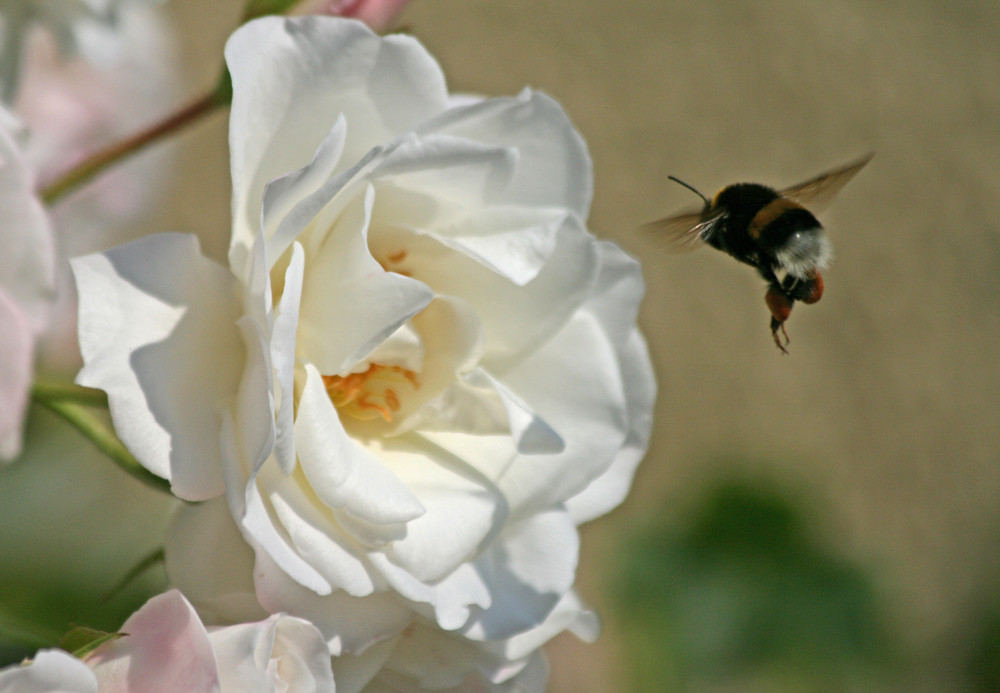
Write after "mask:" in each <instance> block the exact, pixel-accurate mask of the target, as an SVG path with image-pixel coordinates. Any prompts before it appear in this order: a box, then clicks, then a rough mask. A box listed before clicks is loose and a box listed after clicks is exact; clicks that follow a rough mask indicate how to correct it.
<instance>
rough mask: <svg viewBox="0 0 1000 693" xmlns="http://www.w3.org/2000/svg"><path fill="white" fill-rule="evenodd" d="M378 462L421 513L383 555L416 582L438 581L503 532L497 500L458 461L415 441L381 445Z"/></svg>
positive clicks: (495, 494) (504, 513)
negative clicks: (409, 494) (407, 492)
mask: <svg viewBox="0 0 1000 693" xmlns="http://www.w3.org/2000/svg"><path fill="white" fill-rule="evenodd" d="M413 443H417V445H414V444H413ZM379 457H380V458H381V459H382V460H384V462H385V464H386V466H387V467H388V468H389V469H391V470H393V472H395V475H396V476H397V477H398V478H399V480H400V481H401V482H403V483H404V484H406V486H407V488H409V489H410V491H412V492H413V494H414V495H415V496H416V498H417V499H418V500H419V501H420V504H421V505H422V506H423V507H424V508H425V510H426V512H425V513H424V514H423V515H421V516H420V517H418V518H416V519H414V520H412V521H410V522H408V523H407V524H406V535H405V537H403V538H401V539H399V540H397V541H394V542H392V544H391V545H390V546H388V547H386V548H385V549H384V551H383V553H384V554H385V555H386V556H387V557H388V558H389V560H391V561H392V562H393V563H394V564H396V565H397V566H399V567H401V568H402V569H404V570H406V571H407V572H408V573H410V575H412V576H413V577H415V578H416V579H417V580H420V581H422V582H436V581H438V580H441V579H443V578H444V577H446V576H447V575H448V574H449V573H451V572H452V571H454V570H455V569H457V568H458V566H459V565H461V564H462V563H463V562H464V561H467V560H468V559H469V557H470V556H475V555H478V554H479V553H480V552H481V551H482V550H483V549H484V547H485V545H486V544H487V543H488V542H489V541H491V540H492V539H493V538H494V537H495V535H496V534H497V533H498V532H499V531H500V529H501V528H502V527H503V526H504V523H505V522H506V520H507V506H506V503H505V502H504V499H503V496H502V495H501V494H500V493H499V491H498V489H497V488H496V487H495V486H494V485H493V484H492V483H490V482H489V480H487V479H485V478H483V477H482V476H481V475H479V474H478V473H477V472H475V471H474V470H472V469H470V468H469V467H468V466H467V465H465V464H464V463H463V462H462V461H461V460H457V459H450V458H449V456H448V455H447V454H446V453H444V451H442V450H437V449H434V448H432V447H431V446H430V445H429V444H428V443H426V442H424V441H421V440H420V439H419V438H416V437H407V438H405V439H395V440H393V441H391V443H390V442H389V441H386V444H385V445H384V446H383V447H382V449H381V450H380V452H379ZM442 538H445V540H444V541H442Z"/></svg>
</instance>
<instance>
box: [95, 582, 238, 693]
mask: <svg viewBox="0 0 1000 693" xmlns="http://www.w3.org/2000/svg"><path fill="white" fill-rule="evenodd" d="M121 632H122V633H127V634H128V635H127V637H123V638H119V639H117V640H112V641H110V642H108V643H106V644H105V645H102V646H101V647H99V648H98V649H97V650H95V651H94V652H93V654H91V655H90V657H88V659H87V663H88V664H90V666H92V667H93V669H94V674H95V675H96V676H97V679H98V681H99V682H100V689H101V691H102V693H104V692H105V691H107V693H138V692H139V691H142V692H143V693H176V691H190V692H191V693H202V692H204V693H209V692H210V691H216V692H217V691H219V674H218V669H217V667H216V663H215V655H214V654H213V652H212V645H211V643H210V642H209V640H208V632H207V631H206V630H205V626H203V625H202V623H201V619H199V618H198V614H196V613H195V611H194V609H193V608H192V607H191V605H190V604H189V603H188V601H187V600H186V599H184V597H183V596H182V595H181V593H180V592H179V591H177V590H171V591H169V592H165V593H164V594H161V595H158V596H156V597H153V598H152V599H150V600H149V601H148V602H146V604H145V605H144V606H143V607H142V608H140V609H139V610H138V611H137V612H135V613H134V614H132V615H131V616H130V617H129V619H128V620H127V621H125V624H124V625H123V626H122V627H121Z"/></svg>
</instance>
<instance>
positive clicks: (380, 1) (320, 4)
mask: <svg viewBox="0 0 1000 693" xmlns="http://www.w3.org/2000/svg"><path fill="white" fill-rule="evenodd" d="M408 4H410V0H303V2H302V3H301V4H299V5H297V6H296V7H295V11H296V14H326V15H330V16H331V17H350V18H353V19H360V20H361V21H362V22H364V23H365V24H367V25H368V26H370V27H371V28H372V29H374V30H375V31H377V32H380V33H381V32H383V31H385V30H387V29H391V28H392V25H393V22H395V20H396V18H397V17H398V16H399V15H400V13H401V12H402V11H403V9H404V8H405V7H406V6H407V5H408Z"/></svg>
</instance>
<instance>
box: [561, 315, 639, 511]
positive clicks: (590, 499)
mask: <svg viewBox="0 0 1000 693" xmlns="http://www.w3.org/2000/svg"><path fill="white" fill-rule="evenodd" d="M621 366H622V379H623V381H624V385H625V393H626V405H627V407H628V412H627V415H628V421H629V429H628V434H627V435H626V437H625V442H624V443H623V444H622V447H621V450H619V451H618V454H617V455H616V456H615V459H614V462H613V463H612V464H611V466H610V467H608V469H607V471H606V472H604V473H603V474H601V476H599V477H597V478H596V479H594V480H593V481H591V482H590V484H588V485H587V487H586V488H584V489H583V490H582V491H580V493H578V494H576V495H575V496H573V497H572V498H570V499H569V500H567V501H566V508H567V509H568V510H569V512H570V514H571V515H572V516H573V519H574V521H575V522H576V523H577V524H578V525H580V524H583V523H584V522H590V521H591V520H593V519H594V518H597V517H600V516H601V515H604V514H605V513H607V512H609V511H611V510H612V509H613V508H616V507H617V506H618V505H619V504H620V503H621V502H622V501H623V500H625V496H626V495H628V492H629V489H630V488H631V487H632V478H633V477H634V476H635V470H636V467H638V466H639V462H641V461H642V458H643V457H644V456H645V454H646V448H647V447H648V446H649V436H650V434H651V433H652V429H653V403H654V401H655V400H656V376H655V375H654V374H653V368H652V364H651V362H650V359H649V349H648V348H647V346H646V340H645V339H643V337H642V334H641V333H640V332H639V331H638V330H635V331H633V333H632V338H631V339H630V340H629V341H628V342H626V343H625V345H624V346H623V347H622V349H621Z"/></svg>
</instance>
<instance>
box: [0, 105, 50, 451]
mask: <svg viewBox="0 0 1000 693" xmlns="http://www.w3.org/2000/svg"><path fill="white" fill-rule="evenodd" d="M16 128H17V124H16V122H15V121H14V120H13V118H12V117H11V116H10V114H9V113H8V112H7V111H5V110H3V109H0V248H2V250H0V460H10V459H12V458H14V457H16V456H17V455H18V454H19V453H20V451H21V428H22V426H23V424H24V414H25V410H26V408H27V405H28V392H29V389H30V388H31V381H32V373H33V364H34V351H35V342H36V340H37V338H38V336H39V335H40V334H41V333H42V331H43V330H45V328H46V327H47V325H48V320H49V313H50V308H51V303H52V300H53V298H54V294H55V261H56V256H55V244H54V242H53V237H52V229H51V226H50V223H49V219H48V216H47V215H46V213H45V210H44V209H43V207H42V203H41V201H40V200H39V199H38V197H37V195H36V194H35V190H34V187H35V185H34V177H33V175H32V174H31V172H30V171H29V169H28V166H27V165H26V164H25V161H24V157H23V155H22V153H21V151H20V150H19V148H18V145H17V144H16V143H15V141H14V137H13V132H14V130H15V129H16Z"/></svg>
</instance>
